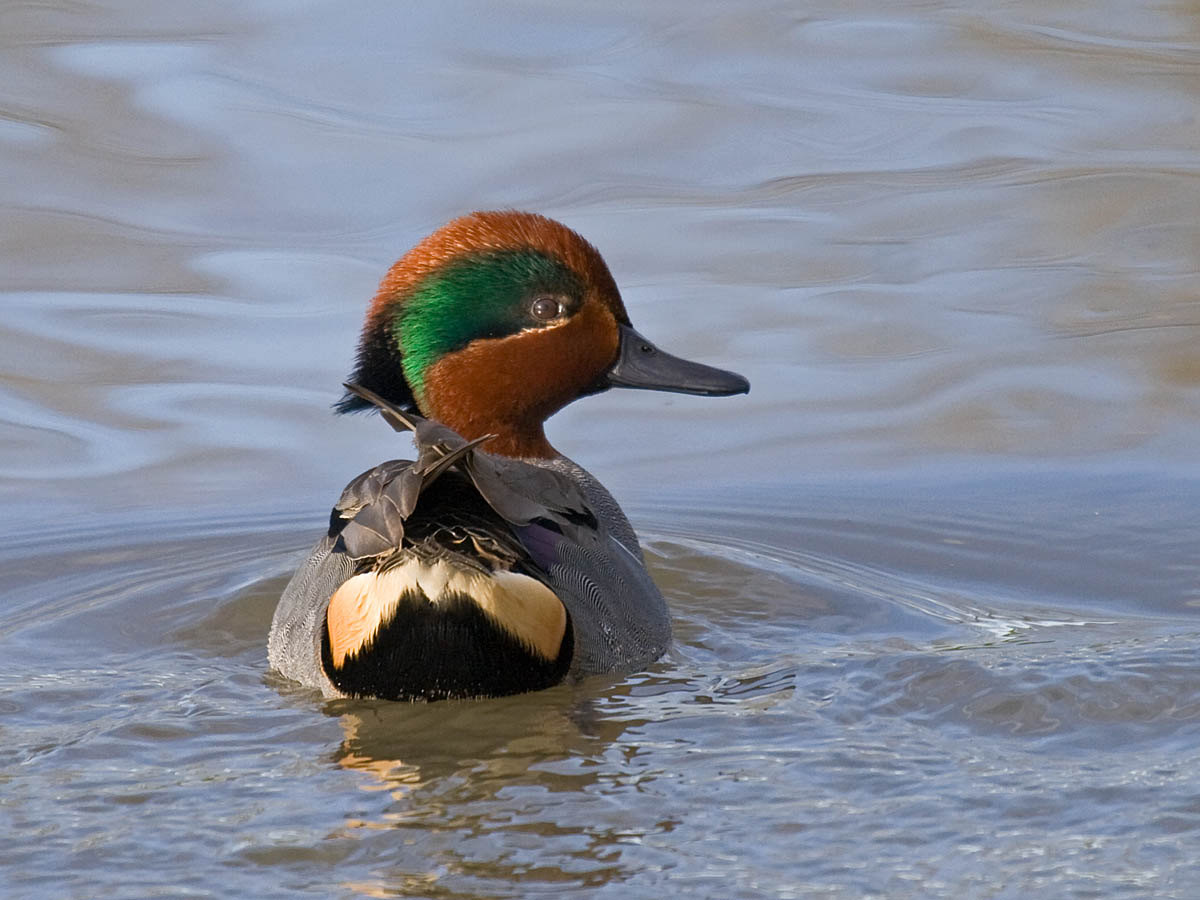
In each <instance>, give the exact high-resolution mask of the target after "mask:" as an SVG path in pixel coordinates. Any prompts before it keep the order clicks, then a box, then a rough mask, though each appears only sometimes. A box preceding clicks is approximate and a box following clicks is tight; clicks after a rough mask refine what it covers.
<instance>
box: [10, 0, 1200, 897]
mask: <svg viewBox="0 0 1200 900" xmlns="http://www.w3.org/2000/svg"><path fill="white" fill-rule="evenodd" d="M0 48H3V53H0V173H2V175H3V177H2V178H0V209H2V210H3V215H2V216H0V502H2V503H3V509H4V512H5V515H4V517H3V521H2V522H0V537H2V538H3V540H0V573H3V576H4V578H3V580H2V581H0V653H2V654H3V659H4V661H5V665H4V666H3V667H0V822H2V823H3V825H4V834H5V841H4V842H3V846H2V847H0V896H5V897H8V896H11V897H15V898H26V897H31V898H41V897H47V898H62V897H72V898H74V897H79V898H94V897H104V898H135V897H137V898H140V897H167V896H180V897H226V896H235V895H236V896H246V897H264V898H266V897H294V896H318V897H329V896H337V897H360V896H367V897H390V896H406V897H428V898H451V897H454V898H459V897H461V898H467V897H514V898H518V897H529V896H538V895H551V896H573V897H574V896H577V897H621V898H631V897H632V898H641V897H648V898H655V900H657V898H661V897H664V896H687V897H712V898H789V897H798V898H808V897H821V898H825V897H829V898H861V897H886V898H904V897H914V898H976V897H978V898H1025V897H1030V896H1039V897H1041V896H1044V897H1056V898H1057V897H1064V898H1065V897H1079V898H1083V897H1104V898H1109V897H1128V898H1145V897H1168V898H1169V897H1177V898H1191V897H1194V896H1196V892H1197V890H1198V888H1197V886H1198V885H1200V776H1198V775H1197V774H1196V773H1197V772H1198V771H1200V764H1198V763H1200V674H1198V672H1197V665H1196V656H1197V650H1198V649H1200V554H1198V552H1197V535H1198V534H1200V468H1198V467H1197V450H1196V448H1197V447H1198V446H1200V300H1198V299H1197V298H1198V297H1200V178H1198V177H1197V176H1200V153H1198V151H1197V149H1196V148H1197V147H1198V146H1200V130H1198V126H1197V122H1198V121H1200V120H1198V119H1197V114H1196V110H1197V109H1198V108H1200V104H1198V100H1200V97H1198V94H1200V81H1198V80H1197V74H1198V69H1197V60H1198V59H1200V54H1198V51H1200V18H1197V16H1196V14H1195V10H1194V9H1192V8H1191V7H1190V6H1188V5H1187V4H1183V3H1178V2H1176V3H1164V4H1156V5H1153V6H1145V7H1144V8H1143V7H1140V6H1138V5H1136V4H1133V5H1131V4H1120V3H1100V4H1068V5H1058V6H1052V7H1047V6H1046V5H1045V4H1034V3H1028V2H1015V3H1010V4H1005V5H1002V6H997V5H996V4H978V5H976V6H973V7H972V6H966V5H954V4H927V3H867V4H865V5H864V4H859V5H858V6H854V7H852V8H851V7H847V6H846V4H844V3H839V4H832V3H829V4H817V5H806V6H803V7H797V6H795V5H794V4H778V5H772V4H767V3H746V4H737V5H732V6H731V5H729V4H727V3H719V4H718V3H712V4H707V3H701V4H696V3H686V4H685V3H672V2H668V3H661V4H654V5H652V6H650V7H645V6H643V5H637V4H631V5H628V6H627V7H625V8H621V7H620V6H619V5H614V4H611V3H578V4H572V5H569V6H564V5H561V4H551V3H546V2H544V0H543V2H530V3H522V4H503V5H501V4H494V5H489V4H480V3H456V4H449V5H436V6H435V7H433V8H430V9H427V10H416V9H409V8H405V7H401V6H396V5H394V4H386V3H368V4H353V5H346V4H332V3H323V2H313V3H307V4H272V3H241V4H204V5H201V6H199V7H195V8H192V7H183V6H180V5H176V4H172V5H166V4H155V3H148V2H143V3H138V2H132V0H128V2H116V3H109V4H97V3H87V2H83V3H71V4H67V3H55V2H49V3H43V4H36V5H35V4H27V5H13V6H10V7H9V8H6V9H4V10H3V11H0ZM505 206H515V207H520V208H527V209H533V210H536V211H540V212H544V213H547V214H549V215H552V216H555V217H556V218H559V219H561V220H563V221H565V222H566V223H567V224H569V225H571V226H572V227H574V228H576V229H578V230H579V231H581V232H582V233H583V234H585V235H586V236H587V237H588V238H589V239H591V240H592V241H593V242H595V243H596V244H597V245H598V246H599V247H600V248H601V250H602V251H603V252H604V254H605V256H606V258H607V259H608V261H609V263H610V265H611V267H612V269H613V271H614V274H615V275H616V277H617V280H618V282H619V283H620V284H621V286H622V289H623V292H624V295H625V298H626V303H627V306H628V307H629V309H630V312H631V315H632V318H633V320H634V322H635V324H636V325H637V326H638V327H639V329H640V330H642V331H643V332H644V333H646V334H647V335H648V336H650V337H651V338H653V339H654V340H656V341H657V342H659V343H660V344H661V345H662V346H664V347H665V348H667V349H669V350H671V351H672V352H676V353H679V354H682V355H687V356H692V357H696V358H699V359H702V360H704V361H706V362H709V363H712V364H716V365H720V366H723V367H727V368H732V369H735V370H738V371H741V372H744V373H745V374H746V375H747V376H748V377H749V378H750V379H751V382H752V384H753V390H752V393H751V394H750V395H749V396H748V397H739V398H729V399H721V400H705V399H700V398H690V397H678V396H670V395H661V394H635V393H633V392H623V393H618V392H612V393H609V394H606V395H602V396H599V397H593V398H589V399H587V400H585V401H582V402H580V403H578V404H576V405H575V406H573V407H572V408H570V409H568V410H566V411H564V412H563V413H561V414H560V415H559V416H557V417H556V418H555V419H554V420H553V421H552V422H551V423H550V425H551V427H550V436H551V440H552V441H553V442H554V443H555V444H556V445H557V446H558V447H560V449H562V450H563V451H564V452H567V453H568V454H569V455H571V456H572V457H574V458H576V459H577V460H579V461H580V462H581V463H583V464H584V465H586V466H587V467H588V468H590V469H592V470H593V471H594V472H595V473H596V474H597V475H598V476H599V477H600V478H601V479H602V480H603V481H604V482H605V483H606V484H607V485H609V487H610V488H611V489H612V490H613V492H614V493H615V494H616V495H617V496H618V497H619V498H620V499H621V500H622V501H623V502H624V503H625V504H626V507H627V509H628V511H629V513H630V515H631V518H632V519H633V520H634V524H635V526H636V527H637V528H638V530H639V533H640V534H641V536H642V539H643V542H644V545H645V547H646V549H647V555H648V560H649V564H650V566H651V569H652V571H653V573H654V575H655V577H656V579H657V580H658V581H659V583H660V584H661V585H662V587H663V590H664V593H665V595H666V596H667V598H668V601H669V603H670V605H671V607H672V611H673V615H674V624H675V630H676V635H677V641H676V646H675V647H674V649H673V650H672V652H671V653H670V654H669V655H668V656H667V657H666V658H665V659H663V660H662V661H661V662H659V663H658V664H656V665H654V666H653V667H651V668H650V669H649V670H648V671H646V672H641V673H636V674H634V675H630V676H628V677H621V678H611V679H604V678H601V679H595V680H591V681H588V682H585V683H583V684H580V685H575V686H565V687H560V688H556V689H553V690H550V691H545V692H541V693H538V694H532V695H526V696H521V697H514V698H507V699H503V700H496V701H487V702H472V703H439V704H431V705H398V704H386V703H361V702H336V703H327V702H324V701H322V700H320V698H317V697H314V696H313V695H312V694H311V693H309V692H306V691H304V690H301V689H298V688H296V687H295V686H293V685H289V684H287V683H286V682H283V681H281V680H280V679H278V678H276V677H274V676H272V675H271V674H270V673H269V672H268V671H267V669H266V651H265V635H266V630H267V627H268V624H269V621H270V617H271V612H272V610H273V607H274V604H275V601H276V599H277V597H278V594H279V591H280V590H281V588H282V586H283V584H284V583H285V582H286V579H287V576H288V573H289V572H290V570H291V569H292V568H293V567H294V566H295V565H296V563H297V562H298V560H299V558H301V557H302V555H303V553H304V552H305V550H306V549H307V546H308V545H309V544H310V542H311V541H312V539H313V537H314V536H315V535H316V534H317V533H318V532H319V531H320V530H321V528H322V526H323V522H324V520H325V517H326V516H327V510H328V506H329V504H330V502H331V501H332V500H333V499H334V498H335V497H336V496H337V494H338V492H339V491H340V489H341V487H342V485H343V484H344V483H345V482H346V481H347V480H348V479H349V478H350V477H352V476H353V475H355V474H357V473H358V472H359V471H361V470H363V469H365V468H367V467H368V466H370V465H372V464H374V463H376V462H378V461H380V460H382V459H385V458H389V457H394V456H397V455H403V453H404V452H405V450H406V447H405V445H404V443H403V442H402V441H400V440H399V439H398V438H397V436H396V435H394V434H393V433H392V432H391V431H390V430H389V429H387V428H386V427H385V426H384V425H382V424H381V423H379V422H378V421H377V420H374V419H372V418H369V417H358V418H335V417H332V416H331V414H330V411H329V405H330V404H331V403H332V402H333V401H334V400H335V399H336V397H337V396H338V393H339V384H340V381H341V379H342V378H343V377H344V376H345V375H346V374H347V372H348V371H349V367H350V363H351V360H352V354H353V346H354V342H355V339H356V334H357V331H358V327H359V323H360V318H361V315H362V311H363V309H364V307H365V304H366V302H367V300H368V298H369V297H370V295H371V293H372V292H373V290H374V286H375V283H376V282H377V281H378V279H379V277H380V276H381V275H382V273H383V272H384V271H385V269H386V268H387V266H388V265H389V264H390V262H391V261H392V260H393V259H394V258H395V257H396V256H398V255H399V254H400V253H402V252H403V251H404V250H405V249H407V248H408V247H409V246H410V245H411V244H412V243H413V242H415V241H416V240H417V239H418V238H420V237H421V236H422V235H423V234H425V233H426V232H428V231H429V230H431V229H432V228H434V227H436V226H437V225H438V224H440V223H441V222H443V221H445V220H446V219H448V218H450V217H452V216H454V215H457V214H459V213H461V212H463V211H466V210H469V209H472V208H480V207H483V208H489V207H505Z"/></svg>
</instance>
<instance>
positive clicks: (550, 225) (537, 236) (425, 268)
mask: <svg viewBox="0 0 1200 900" xmlns="http://www.w3.org/2000/svg"><path fill="white" fill-rule="evenodd" d="M351 380H352V381H353V382H355V383H357V384H360V385H362V386H364V387H366V388H369V389H370V390H372V391H374V392H375V393H377V394H379V395H380V396H382V397H384V398H386V399H387V400H390V401H391V402H393V403H395V404H397V405H398V406H401V407H403V408H406V409H410V410H414V411H417V412H419V413H420V414H422V415H424V416H426V417H428V418H431V419H436V420H437V421H439V422H442V423H443V424H445V425H448V426H450V427H451V428H453V429H454V430H455V431H457V432H458V433H459V434H461V435H462V436H463V437H465V438H467V439H468V440H474V439H475V438H478V437H481V436H482V435H485V434H494V435H495V437H494V438H493V439H491V440H489V441H488V443H487V445H486V447H485V449H486V450H487V451H488V452H489V453H496V454H501V455H504V456H514V457H522V458H536V457H541V458H546V457H552V456H555V455H556V452H555V450H554V449H553V448H552V447H551V446H550V444H549V442H548V441H547V440H546V435H545V431H544V429H543V424H544V423H545V421H546V419H547V418H548V417H549V416H551V415H553V414H554V413H555V412H557V411H558V410H560V409H562V408H563V407H564V406H566V405H567V404H568V403H570V402H571V401H573V400H576V399H577V398H579V397H583V396H586V395H588V394H594V393H598V392H600V391H604V390H607V389H608V388H610V387H630V388H645V389H649V390H657V391H675V392H678V393H684V394H702V395H706V396H723V395H728V394H742V393H746V392H747V391H749V390H750V383H749V382H748V381H747V380H746V379H745V378H743V377H742V376H741V375H738V374H736V373H734V372H726V371H724V370H723V369H716V368H713V367H711V366H705V365H702V364H700V363H695V362H689V361H688V360H684V359H679V358H678V357H675V356H671V355H670V354H668V353H665V352H663V351H662V350H659V349H658V348H657V347H655V346H654V344H652V343H651V342H650V341H648V340H647V339H646V338H644V337H642V336H641V335H640V334H638V333H637V332H636V331H634V329H633V327H632V326H631V325H630V323H629V316H628V314H627V313H626V312H625V305H624V303H623V302H622V301H621V294H620V292H619V291H618V290H617V285H616V282H615V281H614V280H613V277H612V275H611V273H610V272H609V271H608V266H607V265H605V263H604V260H603V259H602V258H601V256H600V253H599V251H597V250H596V248H595V247H593V246H592V245H591V244H589V243H588V242H587V241H585V240H584V239H583V238H582V237H580V236H579V235H578V234H576V233H575V232H574V231H572V230H571V229H569V228H567V227H566V226H564V225H561V224H559V223H558V222H555V221H553V220H552V219H547V218H546V217H544V216H539V215H535V214H533V213H524V212H513V211H506V212H475V213H471V214H470V215H467V216H463V217H462V218H459V219H455V220H454V221H453V222H450V223H449V224H448V225H445V226H443V227H442V228H440V229H438V230H437V231H435V232H434V233H433V234H431V235H430V236H429V237H427V238H425V239H424V240H423V241H421V242H420V243H419V244H417V246H415V247H414V248H413V249H412V250H410V251H409V252H408V253H407V254H405V256H404V257H403V258H401V259H400V260H399V261H398V262H397V263H396V264H395V265H393V266H392V268H391V270H390V271H389V272H388V274H387V275H386V276H385V277H384V279H383V282H382V283H381V284H380V286H379V291H378V293H377V294H376V295H375V299H374V301H373V302H372V304H371V307H370V309H369V311H368V313H367V320H366V324H365V326H364V327H363V334H362V339H361V341H360V343H359V347H358V360H357V368H356V370H355V372H354V375H353V377H352V379H351ZM369 406H370V404H369V403H367V401H365V400H363V399H361V398H360V397H358V396H355V395H352V394H347V395H346V396H345V397H344V398H343V399H342V400H341V401H340V402H339V403H338V405H337V409H338V411H340V412H350V411H353V410H358V409H366V408H368V407H369Z"/></svg>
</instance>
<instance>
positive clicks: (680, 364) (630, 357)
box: [605, 325, 750, 397]
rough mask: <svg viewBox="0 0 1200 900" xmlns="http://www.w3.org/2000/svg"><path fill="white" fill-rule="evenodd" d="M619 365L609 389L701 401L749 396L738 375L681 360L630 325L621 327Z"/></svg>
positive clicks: (607, 383) (611, 371)
mask: <svg viewBox="0 0 1200 900" xmlns="http://www.w3.org/2000/svg"><path fill="white" fill-rule="evenodd" d="M620 329H621V344H620V346H619V347H618V349H617V361H616V362H615V363H613V365H612V368H610V369H609V370H608V372H607V373H606V375H605V386H606V387H625V388H642V389H643V390H647V391H672V392H674V393H676V394H699V395H700V396H702V397H727V396H729V395H730V394H747V393H749V392H750V382H749V381H747V380H746V379H745V378H743V377H742V376H741V375H739V374H737V372H727V371H726V370H725V369H717V368H715V367H713V366H706V365H704V364H702V363H697V362H692V361H690V360H687V359H680V358H679V357H678V356H672V355H671V354H670V353H666V352H664V351H662V350H659V349H658V348H657V347H656V346H654V344H652V343H651V342H650V341H648V340H646V339H645V338H644V337H642V336H641V335H640V334H638V333H637V332H636V331H634V330H633V329H632V328H630V327H629V326H628V325H621V326H620Z"/></svg>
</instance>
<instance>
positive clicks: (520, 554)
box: [267, 210, 750, 701]
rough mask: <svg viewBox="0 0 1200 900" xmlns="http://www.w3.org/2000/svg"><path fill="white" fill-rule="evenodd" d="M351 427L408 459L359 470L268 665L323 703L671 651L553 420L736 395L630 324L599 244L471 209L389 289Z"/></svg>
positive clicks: (589, 667)
mask: <svg viewBox="0 0 1200 900" xmlns="http://www.w3.org/2000/svg"><path fill="white" fill-rule="evenodd" d="M344 387H345V389H346V393H345V394H344V396H343V397H342V398H341V400H339V401H338V402H337V403H336V404H335V409H336V410H337V412H339V413H350V412H358V411H377V412H378V413H379V414H380V415H381V416H382V418H383V419H384V421H385V422H386V423H387V424H388V425H390V426H391V427H392V428H393V429H395V430H397V431H400V432H405V433H410V434H411V437H412V441H413V444H414V447H415V450H416V454H415V455H416V459H413V460H408V459H394V460H388V461H386V462H383V463H380V464H379V465H377V466H375V467H374V468H372V469H369V470H368V471H366V472H363V473H362V474H360V475H359V476H357V477H356V478H354V479H353V480H352V481H351V482H350V483H349V484H348V485H347V486H346V488H345V490H343V492H342V494H341V496H340V498H339V499H338V501H337V502H336V503H335V504H334V506H333V509H332V511H331V513H330V516H329V525H328V528H327V530H326V532H325V533H324V534H323V535H322V536H321V537H320V539H319V540H318V541H317V543H316V545H315V546H314V547H313V549H312V552H311V553H310V554H309V556H308V558H307V560H306V561H305V562H303V563H302V564H301V566H300V567H299V569H297V571H296V572H295V574H294V575H293V577H292V578H291V580H290V581H289V582H288V584H287V586H286V587H285V588H284V591H283V593H282V595H281V596H280V599H279V602H278V605H277V607H276V609H275V614H274V617H273V620H272V623H271V630H270V634H269V637H268V641H267V644H268V646H267V655H268V662H269V664H270V666H271V667H272V668H273V669H274V670H275V671H276V672H278V673H279V674H280V675H282V676H284V677H285V678H287V679H290V680H292V681H295V682H299V683H300V684H302V685H304V686H306V687H309V688H315V689H317V690H319V691H320V692H321V693H322V694H323V695H324V696H325V697H327V698H339V697H341V698H361V699H368V698H370V699H381V700H395V701H432V700H447V699H469V698H485V697H498V696H505V695H511V694H518V693H523V692H528V691H535V690H541V689H545V688H549V687H552V686H554V685H558V684H562V683H564V682H565V683H575V682H577V681H579V680H581V679H583V678H586V677H588V676H592V675H600V674H611V673H628V672H633V671H637V670H639V669H642V668H644V667H645V666H647V665H649V664H650V663H652V662H654V661H655V660H657V659H659V658H660V657H661V656H662V655H663V654H664V653H665V652H666V650H667V648H668V647H669V645H670V642H671V621H670V614H669V612H668V608H667V604H666V601H665V600H664V599H663V596H662V594H661V592H660V591H659V589H658V588H657V586H656V585H655V583H654V581H653V579H652V578H651V576H650V573H649V572H648V570H647V568H646V562H645V557H644V555H643V553H642V549H641V546H640V544H639V543H638V539H637V536H636V534H635V533H634V530H633V528H632V527H631V526H630V524H629V520H628V518H627V517H626V515H625V513H624V512H623V511H622V510H621V507H620V506H619V505H618V503H617V501H616V500H615V499H614V498H613V496H612V495H611V494H610V493H609V492H608V490H606V489H605V488H604V486H603V485H602V484H601V483H600V482H599V481H598V480H597V479H596V478H595V477H593V476H592V475H591V474H589V473H588V472H587V471H586V470H585V469H583V468H582V467H581V466H579V465H578V464H577V463H575V462H573V461H572V460H570V459H568V458H567V457H565V456H563V455H562V454H561V453H559V452H558V451H557V450H555V449H554V447H553V446H551V444H550V443H549V441H548V440H547V438H546V433H545V427H544V426H545V422H546V419H548V418H549V417H550V416H551V415H553V414H554V413H555V412H557V411H558V410H560V409H562V408H563V407H564V406H566V405H567V404H569V403H572V402H573V401H575V400H577V399H580V398H582V397H586V396H589V395H592V394H597V393H600V392H602V391H606V390H609V389H610V388H638V389H646V390H656V391H672V392H677V393H683V394H695V395H701V396H728V395H734V394H744V393H747V392H748V391H749V390H750V383H749V382H748V381H747V380H746V378H744V377H743V376H741V375H739V374H737V373H735V372H730V371H726V370H724V369H719V368H715V367H712V366H708V365H704V364H702V363H699V362H693V361H689V360H685V359H682V358H679V357H677V356H673V355H671V354H669V353H667V352H665V351H663V350H660V349H659V348H658V347H657V346H655V345H654V344H653V343H652V342H651V341H649V340H648V339H647V338H645V337H643V336H642V335H641V334H639V333H638V332H637V331H636V330H635V329H634V328H633V326H632V324H631V323H630V319H629V315H628V313H627V312H626V309H625V305H624V302H623V301H622V298H621V294H620V291H619V290H618V288H617V283H616V281H615V280H614V279H613V276H612V274H611V273H610V271H609V268H608V266H607V265H606V264H605V262H604V259H603V258H602V257H601V255H600V252H599V251H598V250H597V249H596V248H595V247H594V246H592V245H591V244H590V243H588V242H587V241H586V240H585V239H584V238H583V237H581V236H580V235H579V234H577V233H576V232H575V231H572V230H571V229H570V228H568V227H567V226H565V225H563V224H561V223H559V222H557V221H555V220H553V219H550V218H547V217H545V216H542V215H538V214H536V213H529V212H519V211H515V210H504V211H479V212H473V213H470V214H469V215H465V216H461V217H459V218H456V219H454V220H453V221H451V222H449V223H448V224H446V225H444V226H442V227H441V228H439V229H438V230H437V231H435V232H433V233H432V234H430V235H429V236H428V237H426V238H424V239H423V240H422V241H420V242H419V243H418V244H417V245H416V246H415V247H413V249H411V250H410V251H409V252H408V253H406V254H405V255H404V256H403V257H401V258H400V260H399V261H397V262H396V263H395V264H394V265H393V266H392V267H391V268H390V269H389V270H388V272H387V274H386V275H385V277H384V278H383V280H382V282H381V284H380V286H379V289H378V291H377V293H376V294H375V297H374V299H373V300H372V302H371V304H370V306H369V308H368V311H367V315H366V320H365V323H364V325H363V330H362V335H361V338H360V341H359V345H358V350H357V358H356V364H355V368H354V371H353V374H352V375H351V377H350V379H349V380H348V381H347V382H346V383H345V384H344Z"/></svg>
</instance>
